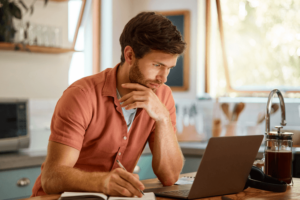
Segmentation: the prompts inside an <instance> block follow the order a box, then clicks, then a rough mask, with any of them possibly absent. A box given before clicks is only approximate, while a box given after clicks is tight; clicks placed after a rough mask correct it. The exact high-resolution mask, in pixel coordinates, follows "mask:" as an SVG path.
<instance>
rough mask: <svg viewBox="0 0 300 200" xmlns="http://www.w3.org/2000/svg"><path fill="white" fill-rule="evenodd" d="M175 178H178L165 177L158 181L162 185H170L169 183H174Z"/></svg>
mask: <svg viewBox="0 0 300 200" xmlns="http://www.w3.org/2000/svg"><path fill="white" fill-rule="evenodd" d="M177 180H178V178H166V179H163V180H160V182H161V183H162V184H163V186H171V185H174V184H175V183H176V181H177Z"/></svg>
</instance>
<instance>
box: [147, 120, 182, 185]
mask: <svg viewBox="0 0 300 200" xmlns="http://www.w3.org/2000/svg"><path fill="white" fill-rule="evenodd" d="M152 154H153V160H152V167H153V170H154V172H155V174H156V176H157V177H158V179H159V180H160V181H161V182H162V184H163V185H173V184H174V183H175V182H176V181H177V179H178V177H179V174H180V172H181V170H182V167H183V162H184V161H183V160H184V158H183V155H182V152H181V149H180V146H179V144H178V141H177V137H176V134H175V133H174V130H173V126H172V123H171V119H170V118H168V119H167V120H164V121H161V122H156V125H155V137H154V145H153V150H152Z"/></svg>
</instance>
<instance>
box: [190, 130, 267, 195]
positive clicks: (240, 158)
mask: <svg viewBox="0 0 300 200" xmlns="http://www.w3.org/2000/svg"><path fill="white" fill-rule="evenodd" d="M263 137H264V136H263V135H251V136H230V137H213V138H210V140H209V142H208V145H207V147H206V150H205V152H204V155H203V157H202V160H201V163H200V165H199V168H198V171H197V174H196V177H195V180H194V183H193V185H192V187H191V190H190V193H189V195H188V199H196V198H202V197H209V196H218V195H224V194H232V193H238V192H241V191H243V189H244V186H245V184H246V181H247V177H248V175H249V173H250V170H251V167H252V165H253V162H254V160H255V158H256V155H257V152H258V150H259V147H260V145H261V143H262V140H263Z"/></svg>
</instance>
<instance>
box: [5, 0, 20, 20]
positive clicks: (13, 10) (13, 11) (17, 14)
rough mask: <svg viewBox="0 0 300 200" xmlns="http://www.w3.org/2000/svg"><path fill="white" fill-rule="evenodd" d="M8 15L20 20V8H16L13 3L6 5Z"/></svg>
mask: <svg viewBox="0 0 300 200" xmlns="http://www.w3.org/2000/svg"><path fill="white" fill-rule="evenodd" d="M8 6H9V11H10V13H11V14H12V15H13V16H14V17H15V18H17V19H22V13H21V10H20V8H18V6H16V4H15V3H14V2H11V3H9V4H8Z"/></svg>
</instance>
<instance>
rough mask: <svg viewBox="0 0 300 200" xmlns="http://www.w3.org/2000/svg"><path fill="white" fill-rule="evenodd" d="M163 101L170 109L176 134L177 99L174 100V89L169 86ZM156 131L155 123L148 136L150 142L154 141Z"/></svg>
mask: <svg viewBox="0 0 300 200" xmlns="http://www.w3.org/2000/svg"><path fill="white" fill-rule="evenodd" d="M163 103H164V105H165V106H166V108H167V109H168V111H169V114H170V118H171V122H172V126H173V130H174V134H176V132H177V129H176V107H175V101H174V98H173V95H172V91H171V89H170V88H169V87H167V91H166V95H165V98H163ZM154 132H155V123H154V125H153V127H152V130H151V133H150V135H149V138H148V142H149V143H150V142H154Z"/></svg>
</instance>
